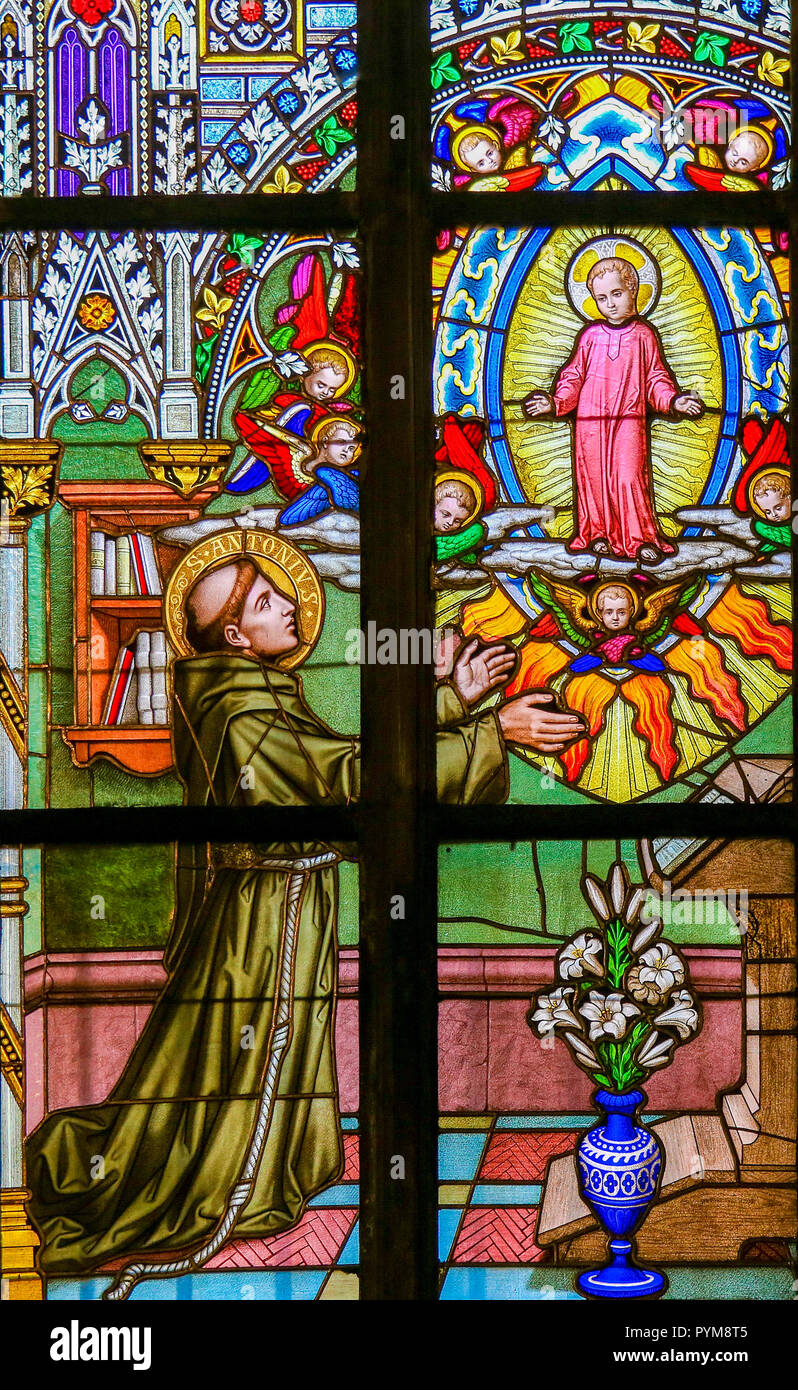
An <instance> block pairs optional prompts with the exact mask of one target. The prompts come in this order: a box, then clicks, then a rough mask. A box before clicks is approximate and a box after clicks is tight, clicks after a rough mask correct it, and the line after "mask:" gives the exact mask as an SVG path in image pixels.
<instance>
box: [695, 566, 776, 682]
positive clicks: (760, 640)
mask: <svg viewBox="0 0 798 1390" xmlns="http://www.w3.org/2000/svg"><path fill="white" fill-rule="evenodd" d="M707 625H708V626H709V627H711V628H712V631H713V632H717V633H719V634H720V635H721V636H722V637H733V638H734V640H735V642H737V643H738V644H739V646H740V647H741V648H742V650H743V651H744V652H745V655H746V656H769V657H770V659H771V661H773V662H774V664H775V665H776V666H778V668H779V670H780V671H789V670H791V668H792V633H791V631H790V629H789V627H787V625H786V623H772V622H771V621H770V615H769V613H768V609H767V604H766V603H763V601H762V599H759V598H751V597H749V595H748V594H743V593H741V592H740V590H739V589H738V588H737V586H736V585H732V586H730V587H729V588H728V589H727V590H726V593H725V594H724V595H723V597H722V598H721V599H718V602H717V603H716V604H715V605H714V606H713V607H712V608H711V609H710V610H709V612H708V614H707Z"/></svg>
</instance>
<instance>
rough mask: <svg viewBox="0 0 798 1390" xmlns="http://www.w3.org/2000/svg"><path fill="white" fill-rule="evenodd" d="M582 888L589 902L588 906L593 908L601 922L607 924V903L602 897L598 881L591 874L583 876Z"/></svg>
mask: <svg viewBox="0 0 798 1390" xmlns="http://www.w3.org/2000/svg"><path fill="white" fill-rule="evenodd" d="M583 886H584V890H585V893H586V894H587V897H588V899H589V901H590V906H591V907H592V908H593V910H594V912H595V913H596V915H597V916H598V917H600V918H601V920H602V922H609V920H610V907H609V903H608V902H607V899H606V898H605V896H604V889H603V888H602V886H601V884H600V883H599V881H598V879H597V878H594V877H593V875H592V874H585V879H584V885H583Z"/></svg>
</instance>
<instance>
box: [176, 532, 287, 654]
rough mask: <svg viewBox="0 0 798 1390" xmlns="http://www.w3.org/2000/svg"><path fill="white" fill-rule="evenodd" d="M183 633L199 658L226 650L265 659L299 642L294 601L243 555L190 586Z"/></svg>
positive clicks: (285, 650)
mask: <svg viewBox="0 0 798 1390" xmlns="http://www.w3.org/2000/svg"><path fill="white" fill-rule="evenodd" d="M186 635H187V637H188V640H189V642H190V643H191V645H192V647H193V648H194V650H195V651H196V652H199V653H200V654H202V653H204V652H219V651H225V650H226V649H229V650H230V651H232V652H234V653H237V654H239V655H242V656H244V655H252V656H257V657H259V658H262V659H264V660H267V661H268V660H271V661H275V660H277V659H279V658H280V657H284V656H286V655H287V653H288V652H292V651H294V650H295V649H296V648H297V647H298V646H299V644H300V642H301V636H300V633H299V625H298V619H297V605H296V602H295V600H294V599H293V598H291V597H290V596H289V595H288V594H287V593H285V592H284V591H283V590H282V589H280V588H278V586H277V585H276V584H275V583H274V581H273V580H272V579H270V578H268V577H267V575H265V574H264V573H263V571H262V570H261V569H260V568H259V566H258V565H256V564H255V562H254V560H250V559H249V558H248V557H246V556H242V557H241V558H239V559H236V560H232V561H230V563H229V564H226V565H220V566H219V567H218V568H217V569H213V570H210V571H209V572H208V573H207V574H204V575H203V576H202V578H201V579H200V580H198V582H197V583H196V584H195V585H194V587H193V589H192V590H191V591H190V593H189V595H188V597H187V599H186Z"/></svg>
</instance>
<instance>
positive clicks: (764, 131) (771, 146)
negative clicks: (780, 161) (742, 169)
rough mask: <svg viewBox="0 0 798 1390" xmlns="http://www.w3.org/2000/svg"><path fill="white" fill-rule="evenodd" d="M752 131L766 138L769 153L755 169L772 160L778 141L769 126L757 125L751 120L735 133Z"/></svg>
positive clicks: (740, 133) (742, 133) (761, 137)
mask: <svg viewBox="0 0 798 1390" xmlns="http://www.w3.org/2000/svg"><path fill="white" fill-rule="evenodd" d="M751 132H753V134H754V135H758V136H759V138H760V140H764V142H765V144H766V146H767V154H766V155H765V158H764V159H763V160H762V163H761V164H757V165H755V169H763V168H764V167H765V165H766V164H767V163H768V160H771V159H772V158H773V151H774V150H775V148H776V142H775V140H774V139H773V136H772V135H771V133H770V131H769V130H768V128H767V126H764V125H757V124H756V122H755V121H751V122H750V123H749V124H748V125H744V126H742V127H741V128H740V130H738V131H736V132H735V133H736V134H737V135H749V134H750V133H751ZM732 138H734V137H732ZM752 172H754V170H752Z"/></svg>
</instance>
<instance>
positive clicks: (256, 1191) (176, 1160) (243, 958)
mask: <svg viewBox="0 0 798 1390" xmlns="http://www.w3.org/2000/svg"><path fill="white" fill-rule="evenodd" d="M438 726H439V732H438V735H437V740H438V764H439V777H438V780H439V792H440V794H441V796H442V797H443V798H444V799H446V800H447V801H483V800H484V801H488V800H489V801H500V800H503V799H504V797H505V796H506V776H507V773H506V756H505V752H504V747H503V744H502V740H501V736H500V733H499V729H498V723H497V720H496V717H495V714H493V713H492V712H487V713H485V714H483V715H481V716H478V717H477V718H475V719H471V720H468V718H467V715H466V711H465V710H464V708H463V706H462V705H461V703H460V701H459V698H458V696H457V694H456V692H455V691H454V689H453V687H452V686H450V685H443V686H441V687H439V692H438ZM174 730H175V733H174V747H175V758H176V765H177V769H178V772H179V775H180V777H181V780H182V782H183V784H184V786H185V789H186V800H187V801H188V802H190V803H194V804H211V803H212V804H217V805H237V806H241V805H258V804H271V805H277V806H287V805H297V804H309V803H310V804H319V803H324V802H337V803H346V802H348V801H350V800H351V799H353V798H355V797H356V796H357V792H358V774H359V758H360V746H359V741H358V740H357V739H354V738H345V737H343V736H341V735H338V734H335V733H334V732H333V731H332V730H330V729H328V728H327V726H326V725H324V724H323V723H322V722H321V720H319V719H318V718H317V717H316V716H315V715H314V714H313V712H312V711H311V710H310V709H309V707H308V705H307V704H306V703H305V701H304V697H303V695H302V687H301V682H300V681H299V679H298V678H297V677H296V676H293V675H290V674H286V673H282V672H278V671H275V670H273V669H267V668H266V667H265V666H263V665H261V664H260V663H259V662H257V661H254V660H253V659H251V658H249V657H246V656H236V655H232V654H231V655H227V654H226V653H225V654H221V655H218V654H217V655H209V656H200V657H189V658H186V659H184V660H182V661H178V662H177V663H176V665H175V719H174ZM242 770H243V775H242ZM327 848H329V847H327V846H321V845H308V844H302V845H299V844H293V845H288V844H282V845H251V846H223V847H217V849H216V851H215V853H214V856H213V857H211V856H210V854H209V851H208V847H207V846H197V847H192V846H186V847H183V848H182V849H181V852H180V857H179V859H178V876H177V909H176V914H175V922H174V926H173V930H172V935H171V937H170V940H169V943H168V945H167V950H166V954H165V957H164V963H165V966H166V968H167V970H168V972H169V977H168V980H167V983H166V985H165V987H164V989H163V992H162V994H161V995H160V997H159V999H158V1001H157V1003H156V1004H155V1007H154V1008H153V1011H152V1013H151V1015H150V1017H149V1019H148V1021H147V1024H146V1026H145V1028H144V1030H143V1032H142V1034H141V1037H140V1038H139V1040H138V1042H137V1044H136V1046H135V1048H134V1050H133V1053H132V1055H131V1057H130V1059H129V1061H128V1063H127V1066H126V1067H125V1070H124V1072H123V1074H122V1077H121V1079H120V1080H119V1082H118V1083H117V1085H116V1086H115V1087H114V1089H113V1091H112V1092H111V1094H110V1096H109V1097H108V1099H107V1100H106V1101H105V1102H103V1103H102V1104H100V1105H89V1106H81V1107H80V1108H76V1109H72V1110H61V1111H56V1112H54V1113H53V1114H52V1115H50V1116H48V1117H47V1118H46V1119H45V1120H44V1121H43V1122H42V1123H41V1124H40V1125H39V1127H38V1128H37V1129H36V1130H35V1131H34V1132H33V1133H32V1134H31V1136H30V1138H29V1139H28V1142H27V1150H26V1157H27V1183H28V1186H29V1188H30V1189H31V1190H32V1193H33V1196H32V1198H31V1201H30V1203H29V1211H30V1215H31V1218H32V1220H33V1222H34V1225H35V1226H36V1229H37V1230H38V1232H39V1234H40V1236H41V1240H42V1245H41V1250H40V1254H39V1259H40V1265H41V1268H42V1270H43V1271H44V1272H45V1273H47V1274H66V1273H79V1272H86V1271H88V1270H90V1269H96V1268H98V1267H99V1266H101V1265H104V1264H107V1263H108V1262H109V1261H116V1260H118V1259H119V1258H120V1257H122V1256H125V1257H128V1256H130V1255H132V1254H137V1255H142V1256H144V1257H145V1258H147V1257H149V1258H154V1257H157V1256H163V1254H165V1253H166V1252H169V1253H170V1254H171V1253H175V1252H186V1251H188V1250H190V1249H192V1248H197V1247H199V1246H201V1245H202V1244H203V1242H204V1241H205V1240H207V1239H208V1238H209V1237H210V1236H212V1235H213V1233H214V1231H215V1230H216V1228H217V1227H218V1225H219V1222H220V1220H221V1218H222V1216H223V1214H224V1211H225V1208H226V1205H227V1202H228V1199H229V1196H230V1193H231V1191H232V1189H233V1188H234V1186H235V1184H236V1180H237V1178H238V1176H239V1174H240V1172H241V1168H242V1164H243V1162H244V1158H245V1156H246V1153H247V1150H248V1147H249V1143H250V1137H251V1133H252V1130H253V1125H254V1122H255V1117H256V1113H257V1108H258V1103H259V1099H260V1094H261V1087H262V1081H263V1072H264V1065H265V1060H266V1056H267V1050H268V1041H269V1033H270V1026H271V1022H272V1015H273V999H274V991H275V979H276V971H277V961H278V948H279V942H280V935H281V930H282V924H283V921H284V915H285V900H286V888H287V884H288V880H289V875H288V873H287V872H285V871H277V870H275V869H267V868H259V867H257V861H258V858H259V856H260V857H264V858H265V857H275V856H281V857H286V858H293V859H296V858H297V857H299V856H302V855H304V856H306V855H309V854H313V853H315V852H318V851H321V850H325V849H327ZM144 872H146V868H145V869H144ZM337 889H338V875H337V869H336V867H335V866H334V865H333V866H332V867H328V868H322V869H319V870H316V871H314V872H311V873H309V874H307V876H306V878H305V880H304V891H303V894H302V898H301V903H300V908H299V924H298V934H297V952H296V966H295V975H294V988H293V1000H294V1002H293V1030H292V1033H291V1040H290V1043H289V1045H288V1047H287V1049H286V1051H285V1053H284V1058H283V1062H282V1068H281V1071H280V1075H279V1083H278V1086H277V1093H276V1101H275V1104H274V1113H273V1119H272V1122H271V1126H270V1128H269V1131H268V1139H267V1142H266V1146H265V1149H264V1152H263V1156H262V1159H261V1161H260V1165H259V1168H258V1171H257V1176H256V1178H255V1182H254V1186H253V1189H252V1193H251V1196H250V1198H249V1201H248V1202H247V1204H246V1206H245V1207H244V1208H243V1210H242V1211H241V1213H240V1215H239V1219H238V1221H237V1224H236V1227H235V1235H238V1236H250V1237H251V1236H268V1235H270V1234H273V1233H274V1232H276V1231H279V1230H283V1229H285V1228H286V1227H287V1226H290V1225H292V1224H293V1223H294V1222H295V1221H296V1220H298V1218H299V1217H300V1216H301V1215H302V1213H303V1211H304V1209H305V1207H306V1206H307V1203H308V1202H309V1201H310V1199H311V1198H312V1197H313V1196H314V1195H315V1194H316V1193H317V1192H319V1191H320V1190H321V1189H322V1188H324V1187H326V1186H328V1185H329V1184H330V1183H332V1182H334V1181H335V1180H336V1179H337V1178H338V1177H340V1174H341V1171H342V1166H343V1155H342V1149H341V1137H340V1124H339V1116H338V1107H337V1100H336V1089H337V1088H336V1073H335V1055H334V1020H335V994H336V970H337V963H336V917H337Z"/></svg>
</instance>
